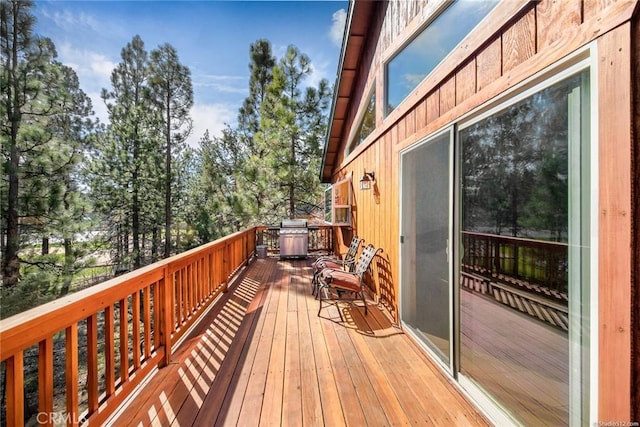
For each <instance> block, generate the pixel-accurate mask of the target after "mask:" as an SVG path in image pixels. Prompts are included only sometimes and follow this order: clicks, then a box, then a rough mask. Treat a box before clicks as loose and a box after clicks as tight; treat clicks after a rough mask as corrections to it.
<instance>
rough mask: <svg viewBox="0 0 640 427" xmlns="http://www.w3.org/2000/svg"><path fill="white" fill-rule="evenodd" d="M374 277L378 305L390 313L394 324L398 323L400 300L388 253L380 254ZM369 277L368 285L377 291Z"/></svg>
mask: <svg viewBox="0 0 640 427" xmlns="http://www.w3.org/2000/svg"><path fill="white" fill-rule="evenodd" d="M373 266H374V268H373V276H374V277H375V278H377V280H378V282H377V285H378V286H377V294H378V303H379V304H381V305H382V306H384V308H385V309H386V310H387V311H388V312H389V314H390V315H391V317H392V318H393V321H394V322H396V323H397V322H398V313H397V311H396V307H397V306H398V299H397V295H396V292H395V288H394V286H393V283H394V282H393V276H392V274H391V263H390V262H389V255H388V254H387V253H386V252H382V253H380V254H378V255H377V256H376V258H375V260H374V262H373ZM368 276H369V278H368V279H369V280H370V281H368V282H367V283H370V284H373V285H374V286H373V287H372V289H374V290H375V289H376V286H375V280H373V278H372V277H370V276H371V275H368Z"/></svg>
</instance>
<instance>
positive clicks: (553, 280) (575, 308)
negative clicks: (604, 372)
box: [458, 71, 592, 426]
mask: <svg viewBox="0 0 640 427" xmlns="http://www.w3.org/2000/svg"><path fill="white" fill-rule="evenodd" d="M589 87H590V79H589V72H588V71H583V72H579V73H576V74H574V75H572V76H569V77H566V78H564V79H563V80H559V81H557V82H555V83H552V84H550V85H548V86H546V87H542V88H541V89H540V90H538V91H532V93H530V94H529V95H528V96H524V97H521V98H520V99H519V100H518V99H516V100H515V102H513V103H511V104H506V103H505V105H504V106H503V107H501V108H500V107H499V108H497V109H495V110H494V111H492V112H489V113H488V114H486V115H485V116H484V117H481V118H480V119H479V120H476V121H474V122H471V123H468V124H464V125H462V126H461V127H460V131H459V133H458V136H459V144H460V147H461V148H460V149H461V165H460V169H461V173H460V176H461V178H460V179H461V188H460V199H461V211H460V218H461V227H460V228H461V230H460V233H459V239H460V246H461V251H462V254H461V255H462V261H461V265H460V270H461V274H460V284H461V286H460V367H459V372H460V378H461V382H462V383H463V386H465V388H466V386H467V385H468V386H469V387H473V388H474V389H477V390H480V392H481V393H482V395H483V397H485V398H488V400H490V401H491V402H493V404H495V406H496V407H498V408H500V409H501V411H502V413H504V414H506V415H507V416H508V417H509V418H511V420H512V421H515V422H516V423H521V424H523V425H554V426H556V425H582V424H583V422H582V421H583V420H585V419H588V408H589V406H588V403H589V393H588V390H589V382H588V379H589V340H590V328H589V325H590V318H589V312H590V305H591V303H590V298H589V296H590V283H591V280H592V279H591V278H590V272H589V265H590V263H589V257H590V252H591V250H590V240H591V238H590V231H589V226H590V224H591V219H590V209H591V198H590V194H591V191H590V188H591V181H590V180H591V170H590V143H589V134H590V132H589V128H590V120H589V117H590V102H589V93H590V91H589Z"/></svg>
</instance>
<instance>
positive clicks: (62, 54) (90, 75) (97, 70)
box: [58, 43, 117, 90]
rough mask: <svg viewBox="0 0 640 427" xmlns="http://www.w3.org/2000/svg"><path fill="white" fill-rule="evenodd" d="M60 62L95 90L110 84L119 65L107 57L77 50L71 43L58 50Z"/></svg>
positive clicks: (61, 46) (97, 53)
mask: <svg viewBox="0 0 640 427" xmlns="http://www.w3.org/2000/svg"><path fill="white" fill-rule="evenodd" d="M58 53H59V55H58V56H59V58H60V62H62V63H64V64H66V65H68V66H70V67H71V68H73V69H74V70H75V71H76V73H77V74H78V77H79V78H80V80H81V81H82V83H83V86H84V85H86V86H88V87H90V89H89V90H94V89H95V88H96V86H97V87H100V88H102V87H107V86H108V85H109V84H110V78H111V72H112V71H113V69H114V68H115V67H116V65H117V63H116V62H115V61H112V60H111V59H110V58H108V57H107V56H106V55H103V54H101V53H99V52H92V51H90V50H86V49H77V48H75V47H74V46H71V44H69V43H63V44H62V45H60V47H59V48H58Z"/></svg>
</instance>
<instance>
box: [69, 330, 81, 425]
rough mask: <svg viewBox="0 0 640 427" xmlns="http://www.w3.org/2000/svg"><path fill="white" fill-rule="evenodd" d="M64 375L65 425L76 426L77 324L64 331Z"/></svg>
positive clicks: (77, 418)
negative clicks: (65, 398) (65, 392)
mask: <svg viewBox="0 0 640 427" xmlns="http://www.w3.org/2000/svg"><path fill="white" fill-rule="evenodd" d="M65 365H66V369H65V377H66V389H67V394H66V397H67V425H68V426H77V425H78V423H79V421H80V420H79V416H78V324H77V323H72V324H71V325H70V326H68V327H67V329H66V331H65Z"/></svg>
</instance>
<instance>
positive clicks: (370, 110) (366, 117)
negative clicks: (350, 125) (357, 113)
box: [347, 82, 376, 154]
mask: <svg viewBox="0 0 640 427" xmlns="http://www.w3.org/2000/svg"><path fill="white" fill-rule="evenodd" d="M375 87H376V84H375V82H374V83H373V89H372V90H371V95H369V102H367V108H366V109H365V110H364V113H363V114H362V117H361V118H360V123H359V124H358V130H357V131H356V133H355V134H354V135H353V139H352V140H351V144H349V147H348V148H347V154H349V153H351V152H352V151H353V150H355V149H356V147H357V146H358V145H360V144H362V141H364V140H365V139H366V138H367V136H369V134H371V132H373V130H374V129H375V128H376V93H375Z"/></svg>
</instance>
